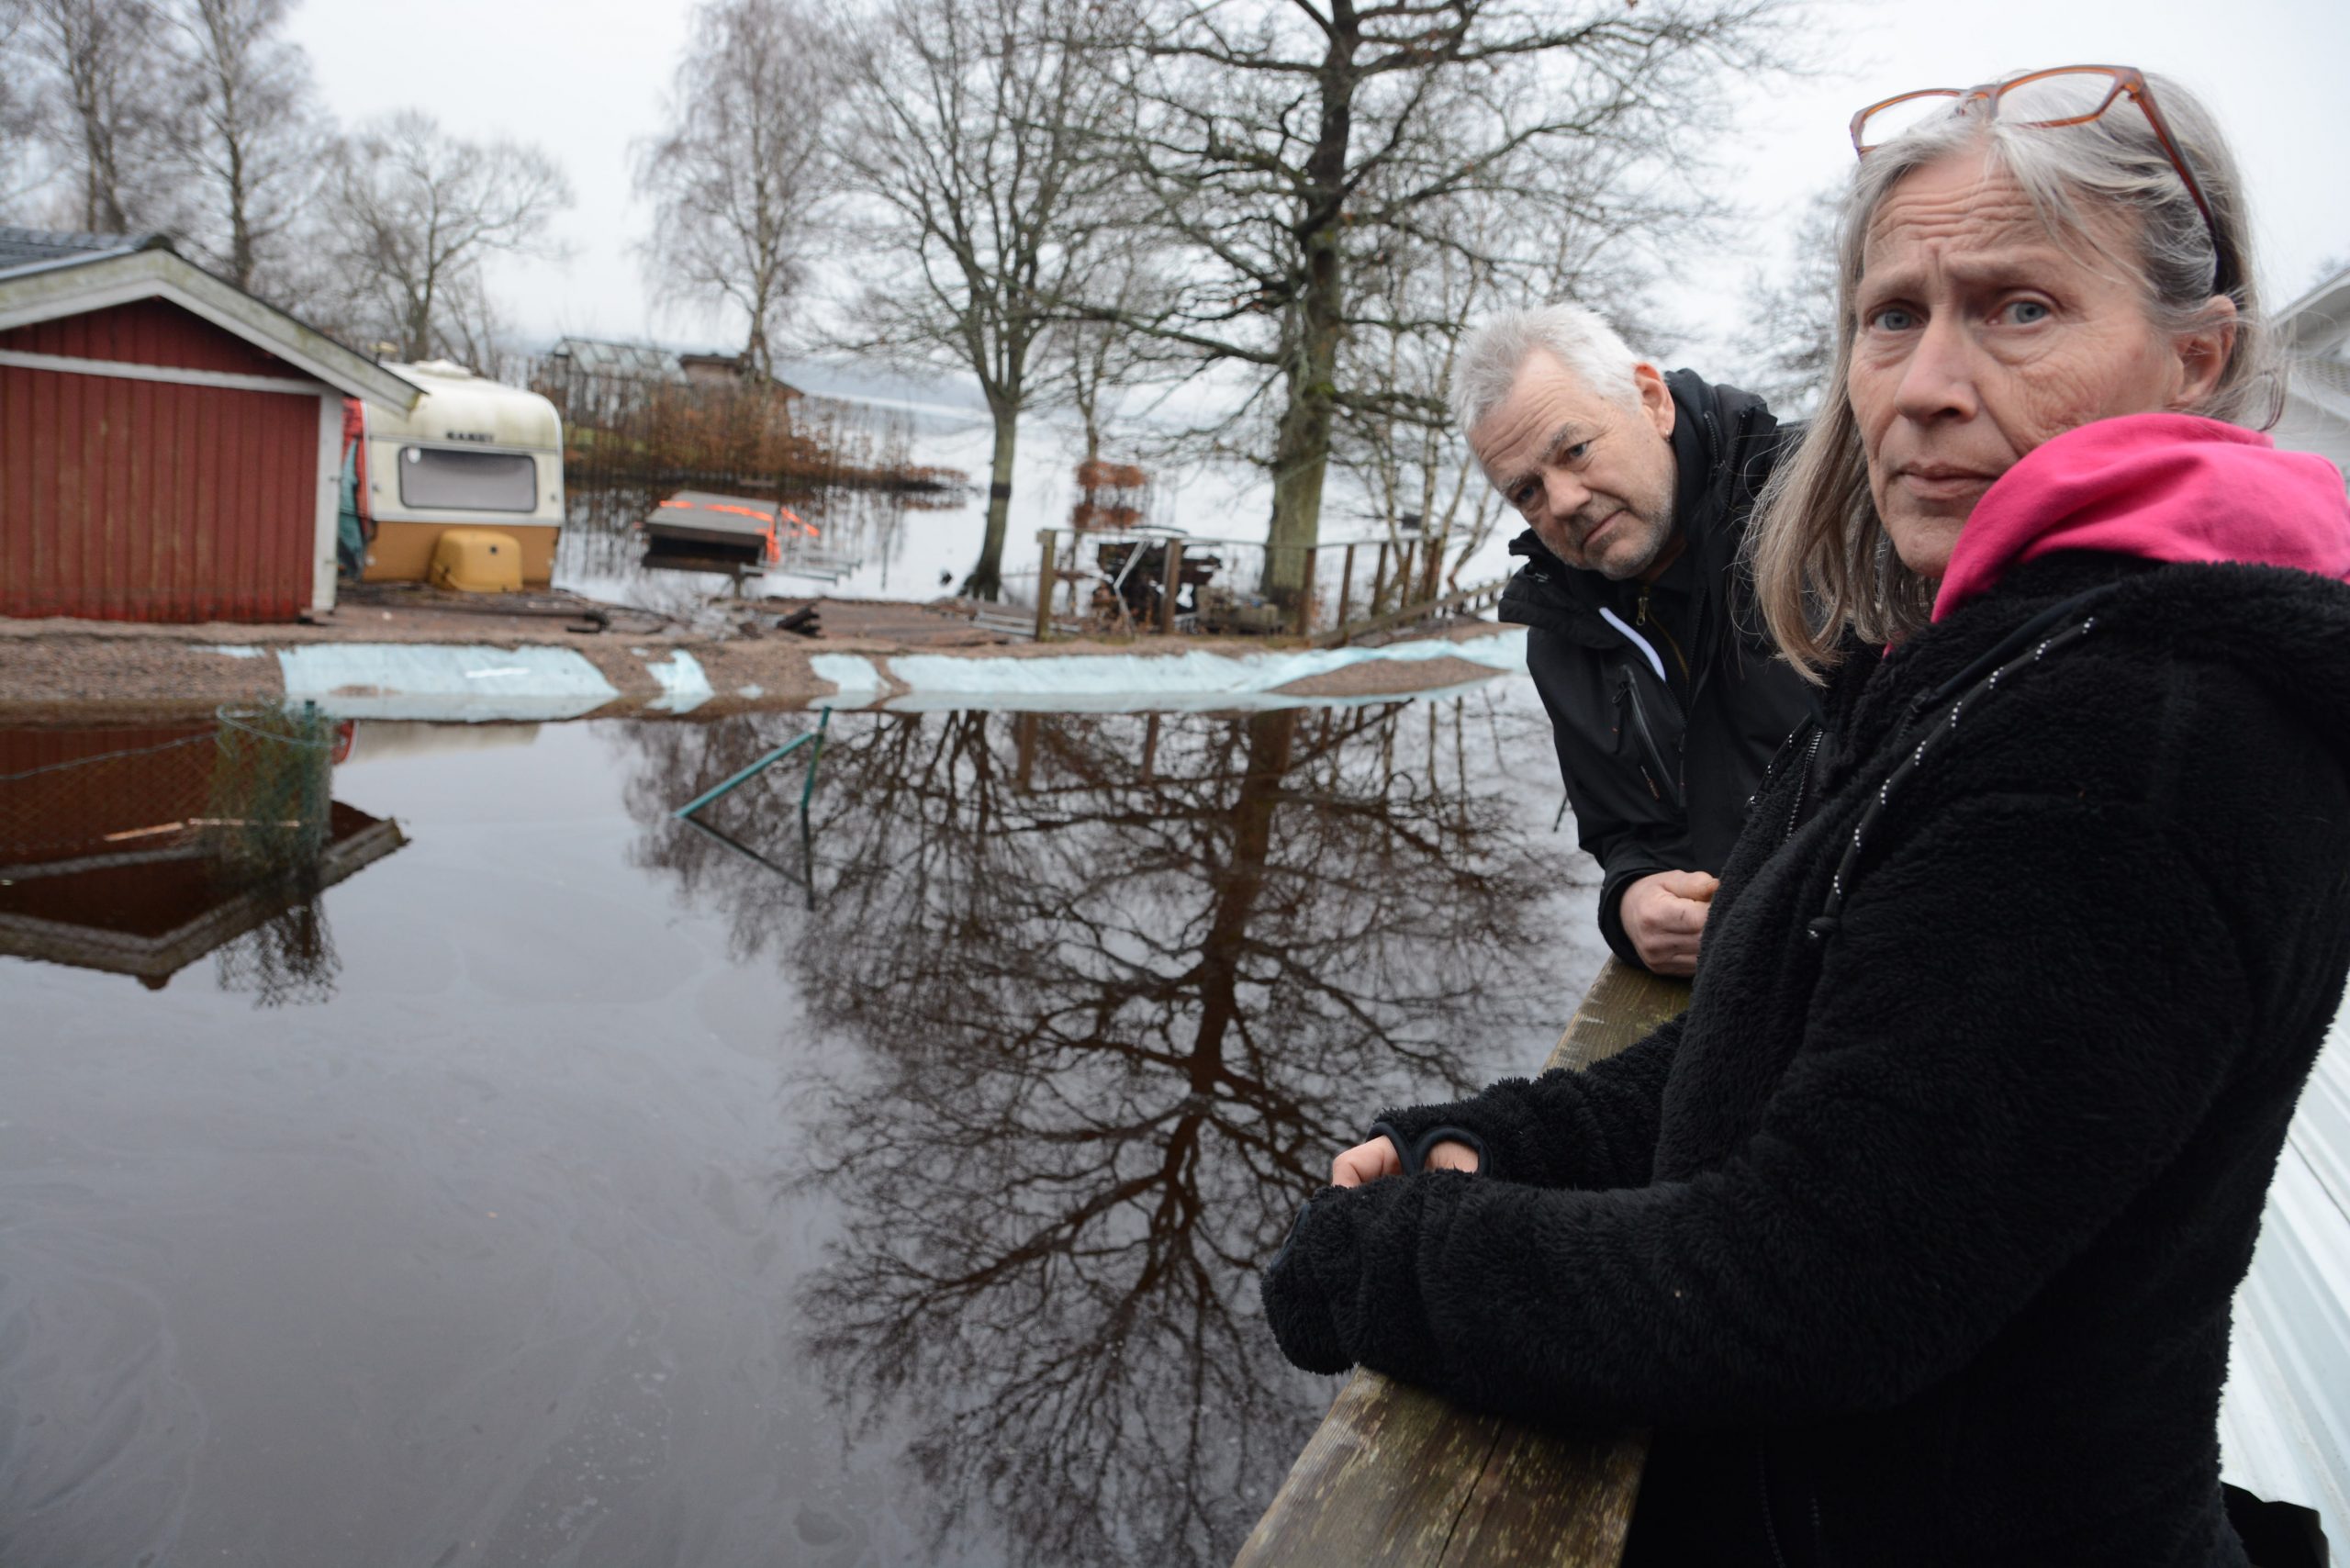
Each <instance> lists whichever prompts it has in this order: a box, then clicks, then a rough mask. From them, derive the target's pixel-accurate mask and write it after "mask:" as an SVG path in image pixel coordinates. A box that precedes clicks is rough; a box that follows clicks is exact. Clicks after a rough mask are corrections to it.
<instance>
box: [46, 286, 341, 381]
mask: <svg viewBox="0 0 2350 1568" xmlns="http://www.w3.org/2000/svg"><path fill="white" fill-rule="evenodd" d="M0 348H11V349H15V350H17V351H18V352H19V353H52V354H62V355H64V356H65V357H67V358H69V359H112V360H126V361H129V362H131V363H134V364H160V365H167V366H169V367H171V368H172V369H174V370H210V371H219V372H225V373H226V374H228V375H289V376H298V375H302V373H301V372H300V371H298V370H297V369H295V368H294V367H293V366H292V365H290V364H286V363H285V361H284V360H282V359H280V358H278V357H277V356H276V355H275V354H274V353H270V352H269V351H268V350H266V349H263V348H260V347H258V346H256V345H254V344H252V343H249V342H245V340H244V339H242V338H241V337H239V336H237V335H236V334H235V333H234V332H224V331H222V330H220V329H219V328H218V327H216V326H214V325H213V324H212V323H211V322H209V321H207V320H206V319H203V318H202V317H200V316H195V315H191V314H189V313H188V312H187V311H185V310H183V309H181V308H179V307H178V306H176V305H173V304H172V303H171V302H170V301H169V300H164V299H135V300H132V301H131V302H130V303H129V304H128V305H110V306H107V307H106V308H104V309H102V310H85V311H84V312H83V313H82V314H80V315H78V316H62V317H60V318H58V319H56V320H54V321H37V322H35V323H33V324H32V325H31V326H28V327H18V328H17V329H15V330H12V331H7V332H0ZM304 379H306V380H307V379H308V377H304Z"/></svg>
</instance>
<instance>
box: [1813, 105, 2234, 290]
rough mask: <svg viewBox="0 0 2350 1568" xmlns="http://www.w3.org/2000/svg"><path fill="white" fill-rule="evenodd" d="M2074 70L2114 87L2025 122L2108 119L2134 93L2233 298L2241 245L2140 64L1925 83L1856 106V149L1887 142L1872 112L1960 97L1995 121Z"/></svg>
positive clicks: (2220, 282)
mask: <svg viewBox="0 0 2350 1568" xmlns="http://www.w3.org/2000/svg"><path fill="white" fill-rule="evenodd" d="M2073 75H2087V76H2105V77H2109V78H2110V79H2111V80H2112V83H2113V86H2112V88H2111V89H2110V90H2109V91H2108V92H2107V94H2106V95H2105V96H2104V97H2103V98H2102V99H2100V100H2098V106H2097V107H2095V108H2093V109H2091V110H2089V111H2088V112H2087V114H2078V115H2068V116H2065V118H2061V119H2030V120H2024V121H2021V122H2020V123H2021V124H2023V125H2025V126H2027V127H2029V128H2030V129H2034V130H2046V129H2056V128H2058V127H2062V126H2068V125H2087V124H2088V122H2089V121H2091V120H2093V119H2098V118H2102V117H2103V115H2104V114H2105V111H2106V110H2108V109H2109V108H2111V107H2112V106H2113V104H2114V100H2115V99H2117V98H2119V97H2121V95H2123V94H2125V93H2126V94H2128V95H2129V96H2130V101H2131V102H2132V103H2133V104H2135V105H2137V106H2138V111H2139V112H2140V113H2141V114H2143V115H2144V116H2145V117H2146V123H2147V124H2148V125H2150V126H2152V127H2154V140H2156V141H2158V142H2160V143H2161V144H2162V149H2163V152H2164V154H2165V156H2167V157H2168V158H2169V159H2170V166H2171V168H2172V169H2173V170H2175V171H2177V174H2178V178H2179V183H2180V184H2182V185H2185V186H2186V187H2187V194H2188V196H2190V197H2191V198H2193V200H2194V202H2195V210H2196V211H2198V212H2199V213H2201V214H2202V215H2203V227H2204V228H2205V229H2206V230H2209V231H2210V235H2211V292H2212V293H2214V294H2224V295H2227V296H2229V297H2232V298H2233V297H2234V294H2235V288H2236V283H2237V281H2238V274H2239V273H2241V271H2242V270H2243V269H2242V268H2241V266H2240V265H2239V264H2238V263H2237V261H2236V256H2235V248H2234V247H2233V246H2232V245H2230V244H2229V243H2228V241H2227V239H2226V237H2225V236H2223V235H2222V234H2221V232H2220V220H2219V219H2218V218H2216V217H2214V216H2213V215H2212V212H2211V204H2210V201H2209V200H2208V199H2207V198H2206V197H2205V196H2204V195H2203V183H2202V182H2201V181H2200V180H2198V179H2197V178H2196V177H2195V171H2194V170H2193V169H2192V168H2190V167H2189V166H2188V162H2187V155H2186V154H2185V153H2184V152H2182V151H2179V147H2178V142H2177V140H2176V139H2174V138H2173V137H2172V135H2171V133H2170V126H2169V125H2168V124H2167V123H2166V122H2165V120H2164V119H2163V115H2162V111H2161V110H2160V109H2158V108H2156V107H2155V106H2154V89H2153V88H2152V87H2150V86H2148V85H2147V84H2146V74H2145V73H2144V72H2143V71H2140V70H2139V69H2138V68H2137V67H2136V66H2134V65H2056V66H2051V67H2050V68H2049V69H2047V70H2045V71H2033V72H2028V73H2025V74H2023V75H2021V76H2018V77H2015V78H2013V79H2011V80H2009V81H2006V82H1985V83H1980V84H1976V85H1975V86H1972V87H1920V88H1919V89H1917V90H1916V91H1914V92H1908V93H1899V94H1896V95H1894V96H1892V97H1890V98H1886V99H1885V100H1884V101H1883V102H1881V103H1874V104H1871V105H1869V106H1867V107H1865V108H1862V109H1859V110H1856V111H1854V113H1853V115H1852V154H1853V156H1854V157H1857V158H1865V157H1867V156H1868V155H1869V154H1870V153H1872V152H1874V151H1876V150H1877V149H1878V148H1880V147H1883V146H1885V145H1886V143H1885V142H1882V141H1876V142H1869V143H1863V141H1862V140H1861V128H1862V127H1863V126H1865V125H1866V124H1867V123H1868V120H1869V117H1870V116H1871V115H1874V114H1879V113H1881V112H1883V111H1884V110H1886V109H1889V108H1891V107H1893V106H1894V105H1896V104H1906V103H1908V102H1910V101H1911V100H1912V99H1915V98H1955V99H1957V100H1958V112H1959V113H1960V114H1964V113H1965V112H1966V109H1967V107H1968V106H1970V105H1972V104H1975V103H1977V102H1981V103H1985V104H1987V105H1989V106H1990V109H1991V112H1990V113H1989V114H1987V115H1986V116H1985V117H1984V118H1985V119H1986V120H1991V119H1997V118H1999V100H2000V98H2002V97H2004V96H2005V95H2007V94H2008V93H2009V90H2011V89H2013V88H2017V87H2021V86H2023V85H2025V84H2028V83H2032V82H2042V81H2045V80H2046V79H2048V78H2049V77H2051V76H2073Z"/></svg>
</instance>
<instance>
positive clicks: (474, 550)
mask: <svg viewBox="0 0 2350 1568" xmlns="http://www.w3.org/2000/svg"><path fill="white" fill-rule="evenodd" d="M426 580H427V581H428V582H430V583H431V585H432V586H433V587H434V588H454V589H455V590H457V591H458V592H459V593H520V592H521V591H522V546H521V545H520V544H519V543H516V542H515V539H514V536H513V535H512V534H510V533H500V532H498V531H497V530H495V529H490V528H449V529H443V530H442V532H441V537H440V538H439V539H438V540H437V541H435V542H434V543H433V546H432V570H431V575H430V576H429V577H427V578H426Z"/></svg>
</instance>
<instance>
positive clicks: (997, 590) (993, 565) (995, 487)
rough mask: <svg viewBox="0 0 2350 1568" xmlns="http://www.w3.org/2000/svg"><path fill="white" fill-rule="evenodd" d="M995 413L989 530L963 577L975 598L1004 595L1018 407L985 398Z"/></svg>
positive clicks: (1042, 590)
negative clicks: (975, 561) (976, 559)
mask: <svg viewBox="0 0 2350 1568" xmlns="http://www.w3.org/2000/svg"><path fill="white" fill-rule="evenodd" d="M988 411H989V412H990V413H991V414H992V415H994V416H995V462H994V463H993V464H992V465H990V468H989V476H990V484H989V486H988V532H987V538H986V540H985V542H984V543H981V544H980V546H979V565H978V566H974V567H972V568H971V575H970V576H969V577H965V578H964V579H963V591H964V592H965V593H967V594H969V595H971V596H972V597H973V598H975V599H1001V598H1002V597H1003V538H1004V534H1005V532H1007V531H1008V529H1009V528H1010V526H1011V522H1012V454H1013V447H1014V446H1015V444H1016V443H1017V442H1018V441H1019V439H1020V406H1019V405H1018V404H1017V403H1014V402H1011V401H1009V400H1007V399H1003V398H989V399H988ZM1036 591H1037V592H1038V593H1039V594H1046V593H1050V592H1051V591H1052V585H1051V584H1050V583H1041V582H1040V583H1039V584H1037V585H1036Z"/></svg>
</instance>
